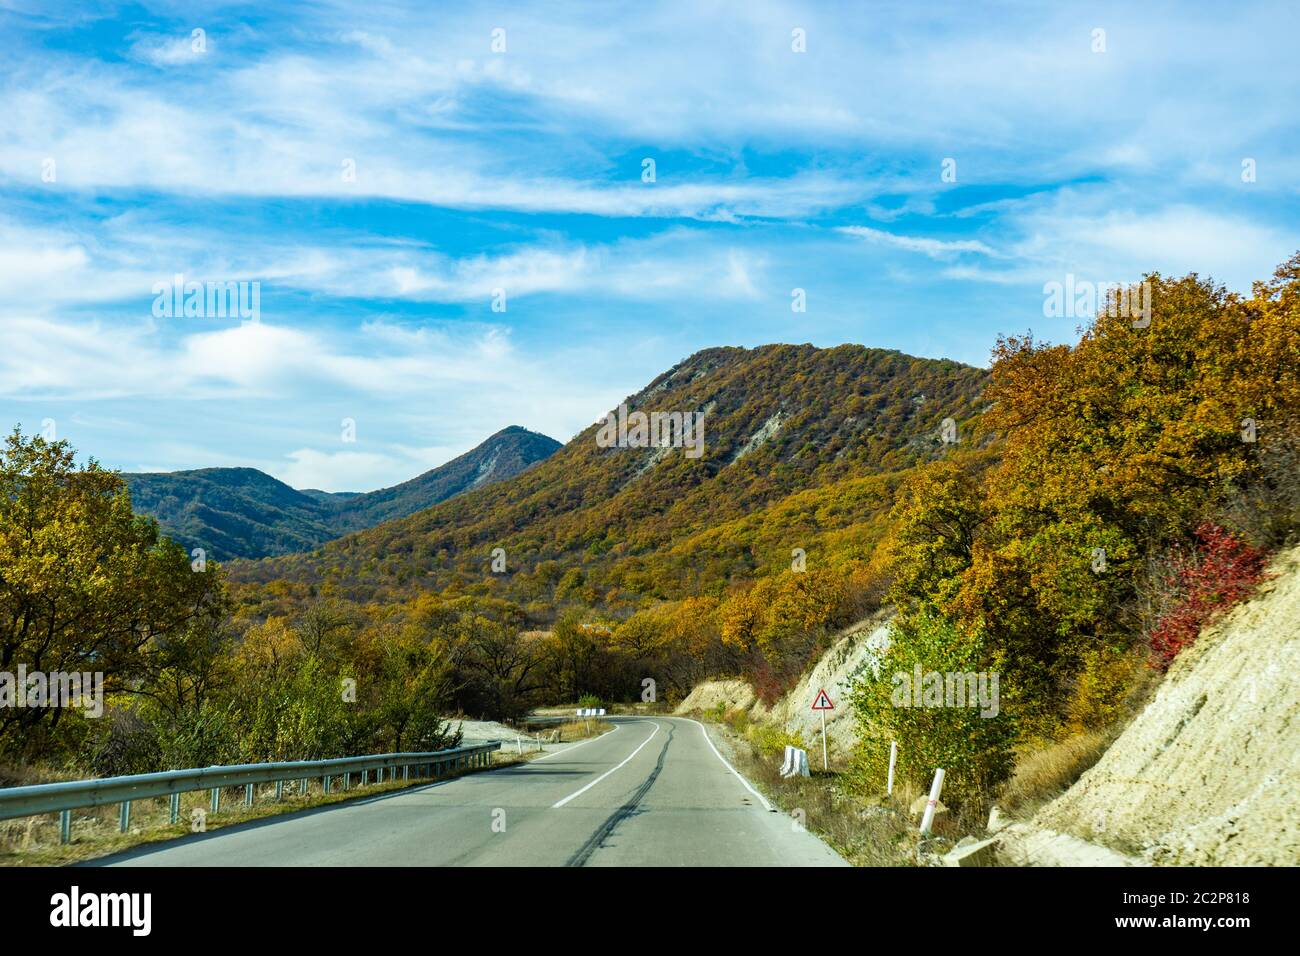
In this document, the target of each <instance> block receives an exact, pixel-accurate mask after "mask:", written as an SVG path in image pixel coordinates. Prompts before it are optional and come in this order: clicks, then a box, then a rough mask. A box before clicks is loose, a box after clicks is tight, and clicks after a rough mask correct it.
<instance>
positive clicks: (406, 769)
mask: <svg viewBox="0 0 1300 956" xmlns="http://www.w3.org/2000/svg"><path fill="white" fill-rule="evenodd" d="M410 779H411V765H410V764H409V763H406V764H402V780H403V781H406V780H410Z"/></svg>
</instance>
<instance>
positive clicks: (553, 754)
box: [501, 724, 623, 763]
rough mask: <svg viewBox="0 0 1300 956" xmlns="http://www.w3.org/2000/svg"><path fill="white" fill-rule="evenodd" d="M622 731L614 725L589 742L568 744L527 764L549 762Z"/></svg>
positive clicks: (617, 725) (620, 726) (581, 741)
mask: <svg viewBox="0 0 1300 956" xmlns="http://www.w3.org/2000/svg"><path fill="white" fill-rule="evenodd" d="M622 729H623V725H622V724H615V725H614V729H613V730H607V731H605V732H604V733H603V734H600V735H598V736H596V737H592V738H591V739H590V740H580V741H578V742H577V743H576V744H569V746H567V747H565V748H564V749H563V750H552V751H551V752H550V753H548V754H547V755H546V756H545V757H536V758H534V759H533V760H531V761H529V763H539V762H541V761H543V760H549V759H550V758H551V757H554V756H556V755H557V754H567V753H568V752H569V751H570V750H577V749H578V748H579V747H581V746H582V745H583V744H589V743H593V742H594V741H597V740H604V739H605V738H606V737H608V736H609V735H610V734H616V733H618V732H619V731H620V730H622ZM501 749H502V750H504V749H505V748H504V747H502V748H501Z"/></svg>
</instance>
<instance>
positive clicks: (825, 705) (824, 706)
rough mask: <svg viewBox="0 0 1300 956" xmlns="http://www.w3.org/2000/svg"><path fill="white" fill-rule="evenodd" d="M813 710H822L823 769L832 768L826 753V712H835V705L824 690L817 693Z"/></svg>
mask: <svg viewBox="0 0 1300 956" xmlns="http://www.w3.org/2000/svg"><path fill="white" fill-rule="evenodd" d="M812 709H813V710H820V711H821V713H822V769H823V770H829V769H830V768H831V761H830V757H829V756H828V754H827V751H826V711H828V710H834V709H835V705H834V704H832V703H831V698H830V695H829V694H827V693H826V691H824V690H819V691H817V698H816V700H814V701H813V705H812Z"/></svg>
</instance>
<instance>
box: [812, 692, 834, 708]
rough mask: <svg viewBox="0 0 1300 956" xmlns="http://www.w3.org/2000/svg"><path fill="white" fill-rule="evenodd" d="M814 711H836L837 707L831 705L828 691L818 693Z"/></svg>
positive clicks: (814, 702) (813, 706)
mask: <svg viewBox="0 0 1300 956" xmlns="http://www.w3.org/2000/svg"><path fill="white" fill-rule="evenodd" d="M812 709H813V710H834V709H835V705H834V704H832V703H831V699H830V697H829V696H828V695H827V694H826V691H824V690H819V691H818V692H817V699H816V700H815V701H813V705H812Z"/></svg>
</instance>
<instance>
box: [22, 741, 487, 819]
mask: <svg viewBox="0 0 1300 956" xmlns="http://www.w3.org/2000/svg"><path fill="white" fill-rule="evenodd" d="M500 749H501V741H499V740H490V741H488V742H486V743H482V744H475V745H473V746H470V747H454V748H452V749H450V750H434V751H430V752H428V753H398V754H374V755H371V756H367V757H338V758H334V759H331V760H295V761H285V762H281V763H248V764H236V765H232V766H224V767H200V768H198V769H194V770H166V771H163V772H162V773H139V774H131V775H130V776H124V777H104V778H103V779H100V780H69V781H65V782H62V783H42V784H36V785H35V786H30V787H5V788H0V820H9V819H12V818H14V817H30V816H36V815H38V814H42V813H58V814H59V815H60V820H59V836H60V839H61V840H62V842H64V843H67V842H68V841H69V840H71V839H72V811H73V810H77V809H82V808H85V807H102V806H105V805H107V804H111V803H120V804H121V805H122V809H121V813H120V825H121V830H122V832H123V833H125V832H126V831H127V829H128V828H129V826H130V822H131V802H132V801H133V800H148V799H150V798H153V797H171V822H172V823H176V822H177V820H178V819H179V818H180V807H181V794H182V793H191V792H193V791H196V790H210V791H212V812H213V813H216V812H217V810H218V808H219V806H220V801H221V789H222V788H223V787H238V786H243V788H244V805H245V806H252V804H253V796H254V787H255V785H256V784H259V783H274V784H275V799H276V800H279V799H281V797H282V796H283V794H284V782H285V781H286V780H298V781H301V782H302V791H303V792H305V791H306V787H307V781H308V780H312V779H315V778H317V777H319V778H320V779H321V787H322V790H323V791H324V792H325V793H329V792H330V781H331V780H332V779H333V778H335V777H342V778H343V789H344V790H347V789H349V788H350V787H351V785H352V775H353V774H354V773H360V774H361V783H362V785H363V786H364V785H365V784H366V783H368V782H369V778H370V771H372V770H373V771H375V782H376V783H382V782H383V780H384V771H385V770H387V771H389V779H390V780H392V779H395V778H396V776H397V770H398V768H399V767H400V768H401V770H402V779H403V780H409V779H410V777H411V769H412V768H415V772H416V777H417V778H418V777H429V778H431V779H438V778H439V777H441V776H443V772H442V771H443V769H444V768H445V767H446V766H447V764H451V768H450V770H449V771H448V772H452V773H454V772H455V771H456V770H459V769H461V768H463V767H482V766H486V765H487V764H488V762H489V760H490V757H489V754H491V753H492V752H493V751H495V750H500Z"/></svg>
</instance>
